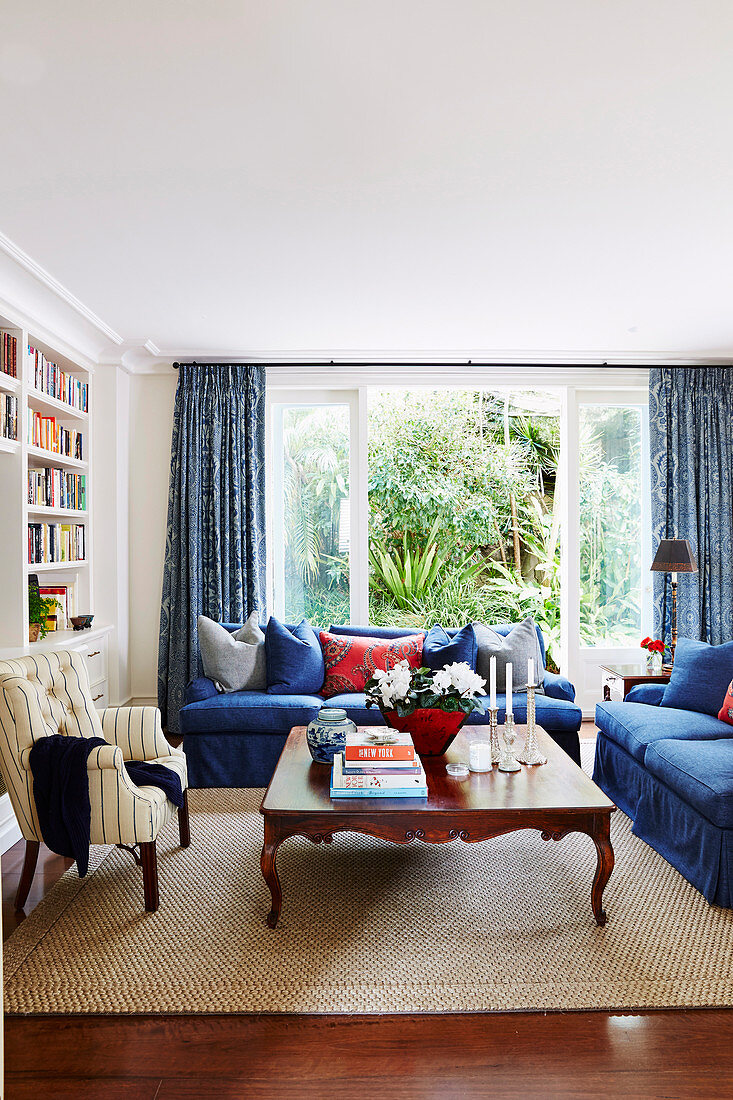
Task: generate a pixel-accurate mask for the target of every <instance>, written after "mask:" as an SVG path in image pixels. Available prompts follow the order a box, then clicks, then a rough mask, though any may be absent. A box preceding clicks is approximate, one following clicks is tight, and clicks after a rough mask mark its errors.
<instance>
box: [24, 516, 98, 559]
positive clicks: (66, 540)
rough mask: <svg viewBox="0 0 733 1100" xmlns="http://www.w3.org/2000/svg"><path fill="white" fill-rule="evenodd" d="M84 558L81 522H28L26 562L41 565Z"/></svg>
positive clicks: (83, 536)
mask: <svg viewBox="0 0 733 1100" xmlns="http://www.w3.org/2000/svg"><path fill="white" fill-rule="evenodd" d="M85 559H86V531H85V528H84V524H83V523H29V524H28V564H29V565H41V564H50V563H51V562H60V561H84V560H85Z"/></svg>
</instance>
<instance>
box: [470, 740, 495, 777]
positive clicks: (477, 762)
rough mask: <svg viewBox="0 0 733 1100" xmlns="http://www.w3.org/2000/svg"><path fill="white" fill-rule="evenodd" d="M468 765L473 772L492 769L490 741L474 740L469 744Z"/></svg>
mask: <svg viewBox="0 0 733 1100" xmlns="http://www.w3.org/2000/svg"><path fill="white" fill-rule="evenodd" d="M468 766H469V768H470V769H471V771H472V772H490V771H491V745H490V744H489V742H488V741H472V742H471V744H470V745H469V746H468Z"/></svg>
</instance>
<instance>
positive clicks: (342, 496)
mask: <svg viewBox="0 0 733 1100" xmlns="http://www.w3.org/2000/svg"><path fill="white" fill-rule="evenodd" d="M272 453H273V459H274V471H273V472H274V475H275V477H274V494H273V509H272V523H273V536H274V537H273V540H272V545H273V547H274V575H273V606H274V613H275V614H276V615H277V616H278V618H281V619H284V620H285V621H286V622H300V620H301V619H304V618H305V619H308V621H309V622H310V623H311V624H312V625H313V626H315V627H328V626H329V625H330V624H331V623H343V622H348V621H349V617H350V584H349V570H350V560H351V491H350V410H349V405H348V404H337V403H329V404H311V405H307V404H303V405H289V404H278V405H276V406H275V408H274V418H273V452H272Z"/></svg>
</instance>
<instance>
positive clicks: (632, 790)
mask: <svg viewBox="0 0 733 1100" xmlns="http://www.w3.org/2000/svg"><path fill="white" fill-rule="evenodd" d="M665 690H666V689H665V685H664V684H642V685H639V686H638V687H635V688H632V690H631V691H630V692H629V694H628V695H627V696H626V699H625V701H624V702H623V703H599V704H598V705H597V707H596V725H597V726H598V729H599V731H600V732H599V734H598V739H597V741H596V756H595V766H594V770H593V779H594V780H595V782H596V783H597V784H598V786H599V787H600V788H601V789H602V790H603V791H605V792H606V794H607V795H608V797H609V798H612V799H613V801H614V802H615V803H616V805H617V806H619V807H620V808H621V809H622V810H623V811H624V813H625V814H627V815H628V816H629V817H630V818H631V820H632V821H633V823H634V824H633V832H634V833H635V835H636V836H638V837H640V838H641V839H642V840H644V841H646V843H647V844H649V845H651V847H652V848H654V849H655V851H657V852H659V854H660V855H662V856H664V858H665V859H666V860H667V861H668V862H669V863H671V864H672V866H673V867H676V868H677V870H678V871H679V872H680V873H681V874H682V875H684V877H685V878H686V879H687V881H688V882H690V883H692V885H693V886H694V887H695V888H696V889H697V890H699V891H700V893H701V894H702V895H703V896H704V897H705V898H706V900H707V901H708V902H710V904H711V905H720V906H724V907H726V908H733V726H730V725H728V724H727V723H726V722H721V721H719V719H718V718H716V717H713V716H712V715H710V714H700V713H697V712H695V711H690V710H678V709H675V708H673V707H664V706H660V705H659V704H660V703H661V701H662V698H663V696H664V692H665Z"/></svg>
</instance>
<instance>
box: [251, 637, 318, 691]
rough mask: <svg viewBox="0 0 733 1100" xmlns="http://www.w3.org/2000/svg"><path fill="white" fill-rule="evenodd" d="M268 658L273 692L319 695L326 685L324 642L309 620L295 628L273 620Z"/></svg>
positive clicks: (268, 680)
mask: <svg viewBox="0 0 733 1100" xmlns="http://www.w3.org/2000/svg"><path fill="white" fill-rule="evenodd" d="M265 657H266V661H267V690H268V692H269V694H270V695H315V694H316V692H319V691H320V690H321V688H322V687H323V680H324V678H325V675H326V667H325V664H324V661H323V651H322V650H321V643H320V642H319V640H318V635H317V634H316V632H315V630H314V629H313V627H312V626H311V625H310V623H307V622H306V621H305V619H303V621H302V623H299V624H298V626H292V627H287V626H285V624H284V623H281V622H278V620H277V619H270V621H269V622H268V624H267V631H266V633H265Z"/></svg>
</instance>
